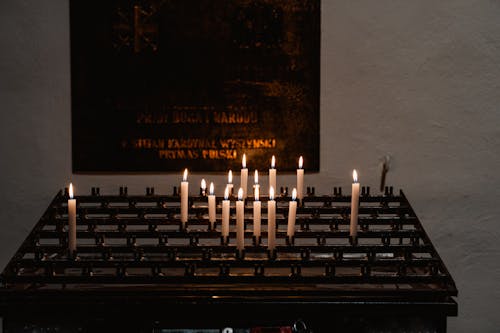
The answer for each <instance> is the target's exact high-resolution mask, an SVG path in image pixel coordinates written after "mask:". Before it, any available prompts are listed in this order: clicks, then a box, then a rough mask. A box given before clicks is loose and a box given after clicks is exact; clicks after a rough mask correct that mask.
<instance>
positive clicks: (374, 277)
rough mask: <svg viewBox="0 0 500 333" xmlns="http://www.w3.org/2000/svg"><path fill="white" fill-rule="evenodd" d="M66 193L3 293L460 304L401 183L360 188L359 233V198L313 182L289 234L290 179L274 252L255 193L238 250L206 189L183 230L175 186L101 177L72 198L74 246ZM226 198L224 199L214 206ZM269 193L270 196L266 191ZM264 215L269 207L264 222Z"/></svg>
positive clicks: (13, 265)
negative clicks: (97, 289)
mask: <svg viewBox="0 0 500 333" xmlns="http://www.w3.org/2000/svg"><path fill="white" fill-rule="evenodd" d="M67 199H68V197H67V192H59V193H58V194H57V195H56V197H55V198H54V200H53V201H52V203H51V204H50V205H49V207H48V208H47V210H46V212H45V213H44V214H43V216H42V218H41V219H40V221H39V222H38V223H37V224H36V225H35V227H34V229H33V230H32V231H31V233H30V234H29V236H28V237H27V239H26V240H25V241H24V242H23V243H22V245H21V247H20V248H19V250H18V251H17V252H16V254H15V255H14V257H13V258H12V260H11V261H10V262H9V263H8V265H7V267H6V268H5V270H4V271H3V273H2V276H1V279H2V283H3V288H2V293H0V296H3V297H4V300H7V298H5V297H6V296H5V295H6V292H10V294H9V295H10V296H12V295H15V294H12V292H13V291H14V290H28V289H30V290H45V289H51V290H54V289H55V290H59V292H60V293H64V291H67V290H68V289H71V288H75V286H79V287H76V288H77V289H78V288H81V287H82V286H85V285H89V286H96V285H102V286H109V287H117V286H135V287H139V286H140V287H141V288H151V289H152V290H162V295H171V296H172V297H181V296H184V295H185V294H186V293H187V294H188V295H191V296H192V297H194V296H203V295H204V296H207V295H211V296H212V297H213V296H214V295H217V297H219V296H224V297H239V298H241V297H245V295H247V296H248V295H253V296H258V297H261V299H266V300H270V299H275V298H276V297H278V298H279V299H283V298H285V299H287V300H290V299H292V298H293V299H295V300H296V301H298V302H301V301H304V302H305V301H306V300H310V298H311V297H321V299H323V300H325V299H328V298H329V300H330V301H331V300H332V299H335V300H338V299H339V298H342V297H348V298H351V299H352V298H353V297H354V298H358V299H366V298H373V297H383V298H384V299H387V298H391V299H400V300H404V301H405V302H407V301H409V300H410V301H411V300H420V301H421V300H428V301H429V300H433V301H436V300H439V301H440V302H444V303H443V304H446V305H447V306H448V310H447V311H448V314H450V313H451V314H453V312H454V311H456V303H455V302H454V301H453V300H452V299H451V297H452V296H456V295H457V289H456V287H455V283H454V281H453V279H452V277H451V275H450V274H449V272H448V270H447V269H446V267H445V265H444V264H443V262H442V260H441V258H440V257H439V255H438V253H437V252H436V250H435V248H434V246H433V245H432V243H431V241H430V239H429V237H428V236H427V234H426V232H425V231H424V229H423V227H422V225H421V223H420V221H419V219H418V217H417V216H416V214H415V212H414V211H413V209H412V207H411V206H410V203H409V202H408V200H407V198H406V197H405V195H404V194H403V192H402V191H401V192H400V193H399V195H394V193H393V188H392V187H386V188H385V192H384V194H383V195H377V196H374V195H371V194H370V188H369V187H363V188H362V190H361V198H360V208H359V226H360V230H359V231H358V235H357V238H352V237H350V236H349V223H350V221H349V214H350V200H351V198H350V197H349V196H345V195H343V194H342V188H340V187H335V188H334V189H333V193H332V195H325V196H316V195H315V189H314V187H312V188H311V187H308V188H307V195H306V196H305V197H304V199H303V200H302V201H301V202H300V203H299V206H298V208H297V221H296V231H295V235H294V236H293V237H291V238H290V237H288V236H287V235H286V225H287V222H288V221H287V214H288V201H290V200H291V198H290V196H289V194H288V191H286V189H284V190H283V191H282V195H281V196H278V197H277V198H276V201H277V211H276V225H277V232H276V240H277V246H276V250H275V251H272V252H270V251H268V249H267V246H266V242H267V233H266V232H262V235H261V237H260V238H258V239H257V237H255V236H254V235H253V230H252V225H253V219H252V202H253V199H252V198H251V197H249V198H247V200H246V204H245V249H244V251H242V253H239V252H238V251H237V249H236V246H235V245H234V244H233V242H234V241H235V238H236V237H235V236H236V232H235V231H234V230H233V229H235V220H234V218H232V219H231V229H230V235H229V242H225V241H224V240H223V239H222V238H221V236H220V228H221V225H220V219H218V220H217V222H216V223H215V230H212V229H211V228H210V223H209V221H208V217H207V216H208V206H207V198H206V196H196V197H190V198H189V220H188V223H187V224H186V228H185V229H182V224H181V222H180V219H179V214H180V205H179V201H180V200H179V199H180V198H179V196H178V191H177V188H174V191H173V194H172V195H159V194H155V191H154V188H149V187H148V188H147V189H146V195H143V196H139V195H129V194H128V190H127V187H123V186H122V187H120V191H119V195H101V194H100V189H99V188H97V187H93V188H92V190H91V195H89V196H85V195H82V196H76V200H77V205H78V206H77V215H78V218H77V251H76V253H74V254H73V255H69V252H68V250H67V246H68V245H67V243H68V235H67ZM222 199H223V198H222V197H217V199H216V202H217V216H220V213H221V207H220V203H221V201H222ZM231 200H233V201H234V200H235V198H234V197H232V199H231ZM261 200H262V202H263V203H264V204H265V202H266V201H267V198H265V197H262V198H261ZM264 207H265V205H264ZM264 207H263V211H265V210H264ZM234 215H235V208H234V206H232V207H231V216H234ZM266 225H267V219H266V216H265V215H263V216H262V226H263V230H266ZM186 288H188V290H189V291H186V290H187V289H186ZM207 288H208V289H207ZM12 297H14V296H12ZM11 300H12V299H11ZM318 302H321V300H318Z"/></svg>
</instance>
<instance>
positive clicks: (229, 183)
mask: <svg viewBox="0 0 500 333" xmlns="http://www.w3.org/2000/svg"><path fill="white" fill-rule="evenodd" d="M226 187H227V188H229V195H230V196H231V195H233V171H231V170H229V172H228V173H227V186H226Z"/></svg>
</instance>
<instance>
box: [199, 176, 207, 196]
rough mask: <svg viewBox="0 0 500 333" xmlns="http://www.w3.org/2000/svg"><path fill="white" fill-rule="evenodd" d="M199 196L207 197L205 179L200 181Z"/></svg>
mask: <svg viewBox="0 0 500 333" xmlns="http://www.w3.org/2000/svg"><path fill="white" fill-rule="evenodd" d="M200 195H201V196H203V197H204V196H206V195H207V182H206V181H205V179H202V180H201V185H200Z"/></svg>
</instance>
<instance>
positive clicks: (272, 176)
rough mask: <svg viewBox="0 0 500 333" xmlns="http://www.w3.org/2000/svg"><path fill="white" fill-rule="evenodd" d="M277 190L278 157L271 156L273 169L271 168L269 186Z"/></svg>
mask: <svg viewBox="0 0 500 333" xmlns="http://www.w3.org/2000/svg"><path fill="white" fill-rule="evenodd" d="M271 187H272V188H273V189H274V190H276V158H275V157H274V155H273V157H272V158H271V169H269V188H271Z"/></svg>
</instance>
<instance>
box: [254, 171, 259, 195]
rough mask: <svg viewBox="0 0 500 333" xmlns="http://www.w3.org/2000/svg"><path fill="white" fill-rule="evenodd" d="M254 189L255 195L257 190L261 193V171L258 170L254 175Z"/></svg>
mask: <svg viewBox="0 0 500 333" xmlns="http://www.w3.org/2000/svg"><path fill="white" fill-rule="evenodd" d="M253 188H254V194H255V189H259V191H260V185H259V171H257V170H255V173H254V175H253Z"/></svg>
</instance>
